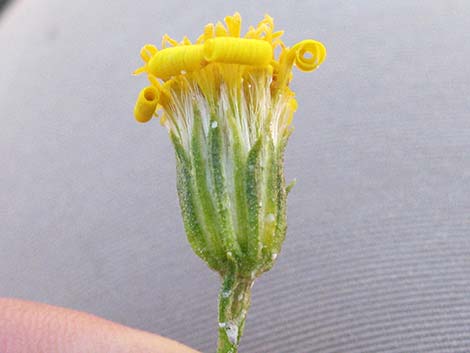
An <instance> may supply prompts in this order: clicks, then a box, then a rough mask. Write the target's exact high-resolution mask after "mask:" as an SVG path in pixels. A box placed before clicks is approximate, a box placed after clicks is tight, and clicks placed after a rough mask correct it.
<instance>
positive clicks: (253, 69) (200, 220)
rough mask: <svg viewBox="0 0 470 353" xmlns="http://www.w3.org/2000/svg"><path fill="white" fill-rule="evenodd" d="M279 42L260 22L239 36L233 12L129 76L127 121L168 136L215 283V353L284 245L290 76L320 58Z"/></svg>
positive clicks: (306, 46)
mask: <svg viewBox="0 0 470 353" xmlns="http://www.w3.org/2000/svg"><path fill="white" fill-rule="evenodd" d="M282 34H283V32H282V31H275V30H274V23H273V19H272V18H271V17H269V16H265V18H264V19H263V20H262V21H261V22H260V23H259V24H258V26H257V27H250V28H249V29H248V31H247V33H246V34H245V35H244V36H241V17H240V15H239V14H238V13H235V14H234V15H233V16H228V17H226V18H225V25H224V24H222V23H221V22H218V23H217V24H215V25H214V24H208V25H207V26H205V28H204V32H203V33H202V34H201V35H200V36H199V38H198V39H197V41H196V43H194V44H193V43H191V42H190V40H189V39H188V38H187V37H185V38H184V39H183V40H182V41H181V42H177V41H176V40H174V39H172V38H170V37H169V36H167V35H164V36H163V41H162V45H161V49H160V50H159V49H157V48H156V47H155V46H154V45H151V44H147V45H145V46H144V47H143V48H142V50H141V53H140V55H141V57H142V59H143V61H144V65H143V66H142V67H141V68H139V69H137V70H136V71H135V74H141V73H146V74H147V77H148V79H149V81H150V85H149V86H148V87H146V88H144V89H143V90H142V91H141V92H140V94H139V97H138V99H137V103H136V105H135V108H134V114H135V118H136V119H137V120H138V121H139V122H146V121H148V120H150V119H151V118H152V117H153V116H160V122H161V124H163V125H164V126H166V127H167V128H168V130H169V133H170V137H171V140H172V142H173V145H174V147H175V151H176V161H177V188H178V195H179V200H180V206H181V210H182V215H183V221H184V225H185V230H186V233H187V236H188V240H189V242H190V244H191V246H192V247H193V249H194V251H195V252H196V254H197V255H199V256H200V257H201V258H202V259H203V260H204V261H206V262H207V264H208V265H209V266H210V267H211V268H212V269H214V270H216V271H218V272H219V273H220V274H221V275H222V276H223V278H224V284H223V288H222V291H221V296H220V303H219V305H220V310H219V319H220V324H219V327H220V329H219V331H220V332H219V333H220V340H219V352H235V351H236V350H235V347H236V346H237V345H238V340H239V338H240V336H241V331H242V329H243V323H244V320H245V315H246V310H247V308H248V305H249V292H250V288H251V284H252V282H253V280H254V279H255V278H256V277H258V276H259V275H260V274H261V273H263V272H265V271H267V270H269V269H270V268H271V267H272V265H273V264H274V261H275V259H276V257H277V254H278V253H279V251H280V249H281V245H282V242H283V240H284V237H285V233H286V198H287V193H288V190H289V187H286V185H285V180H284V172H283V155H284V149H285V146H286V143H287V140H288V137H289V135H290V133H291V132H292V128H291V122H292V117H293V114H294V112H295V110H296V109H297V102H296V100H295V95H294V92H292V90H291V89H290V88H289V84H290V81H291V79H292V67H293V66H296V67H297V68H299V69H300V70H302V71H312V70H315V69H316V68H318V66H319V65H320V64H321V63H322V62H323V60H324V59H325V56H326V50H325V47H324V46H323V44H321V43H320V42H317V41H314V40H310V39H309V40H303V41H301V42H299V43H297V44H295V45H293V46H292V47H287V46H286V45H285V44H284V43H283V41H282V40H281V36H282ZM234 328H236V331H234ZM234 332H236V334H234Z"/></svg>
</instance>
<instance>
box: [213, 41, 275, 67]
mask: <svg viewBox="0 0 470 353" xmlns="http://www.w3.org/2000/svg"><path fill="white" fill-rule="evenodd" d="M272 56H273V48H272V47H271V45H270V44H269V43H268V42H266V41H263V40H257V39H245V38H233V37H219V38H213V39H209V40H208V41H206V43H205V44H204V59H206V60H207V61H208V62H218V63H230V64H240V65H252V66H265V65H268V64H269V63H270V62H271V59H272Z"/></svg>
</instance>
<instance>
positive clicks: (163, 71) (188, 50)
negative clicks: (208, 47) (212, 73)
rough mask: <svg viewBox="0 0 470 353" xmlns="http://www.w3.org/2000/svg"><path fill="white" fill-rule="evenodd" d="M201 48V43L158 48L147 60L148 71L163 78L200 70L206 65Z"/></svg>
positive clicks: (202, 48) (202, 47)
mask: <svg viewBox="0 0 470 353" xmlns="http://www.w3.org/2000/svg"><path fill="white" fill-rule="evenodd" d="M203 50H204V46H203V45H202V44H195V45H183V46H179V47H173V48H166V49H163V50H160V51H159V52H158V53H156V54H155V55H154V56H153V57H152V58H151V59H150V61H149V62H148V72H149V73H150V74H152V75H154V76H156V77H158V78H162V79H164V80H165V79H168V78H170V77H171V76H175V75H181V74H185V73H186V72H192V71H195V70H200V69H202V68H203V67H204V66H205V65H206V63H205V61H204V51H203Z"/></svg>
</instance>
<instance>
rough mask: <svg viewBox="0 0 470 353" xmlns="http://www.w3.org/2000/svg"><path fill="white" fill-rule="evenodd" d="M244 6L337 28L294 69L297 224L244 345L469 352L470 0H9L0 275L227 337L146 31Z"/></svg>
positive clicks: (198, 340) (111, 312) (194, 340)
mask: <svg viewBox="0 0 470 353" xmlns="http://www.w3.org/2000/svg"><path fill="white" fill-rule="evenodd" d="M236 10H238V11H240V12H241V13H242V16H243V20H244V24H245V26H244V28H245V29H246V28H247V25H248V24H255V23H257V22H258V21H259V20H260V19H261V18H262V16H263V15H264V13H265V12H268V13H270V14H271V15H272V16H273V17H274V18H275V20H276V24H277V26H278V27H279V28H283V29H285V30H286V35H285V41H286V42H287V43H291V44H292V43H295V42H296V41H299V40H302V39H305V38H315V39H318V40H321V41H323V42H324V43H325V44H326V46H327V48H328V58H327V60H326V62H325V63H324V65H322V67H321V69H320V70H318V71H316V72H314V73H301V72H295V79H294V84H293V86H294V90H295V91H296V92H297V97H298V101H299V110H298V112H297V114H296V118H295V126H296V131H295V133H294V135H293V137H292V139H291V141H290V144H289V147H288V150H287V156H286V171H287V176H288V179H292V178H294V177H296V178H297V179H298V183H297V185H296V187H295V188H294V191H293V192H292V193H291V195H290V197H289V229H288V236H287V239H286V242H285V244H284V248H283V251H282V254H281V256H280V257H279V261H278V263H277V264H276V266H275V267H274V269H273V270H272V271H271V272H269V273H267V274H266V275H264V276H263V277H261V279H259V280H258V281H257V283H256V285H255V287H254V293H253V301H252V308H251V311H250V313H249V318H248V322H247V326H246V335H245V337H244V339H243V342H242V348H241V351H242V352H254V353H274V352H281V353H291V352H295V353H297V352H302V353H308V352H358V353H359V352H423V353H424V352H431V351H433V352H469V351H470V96H469V92H470V64H469V61H470V59H469V58H470V20H469V18H470V3H469V2H468V1H464V0H462V1H458V0H451V1H444V0H442V1H437V0H433V1H431V0H429V1H409V0H394V1H330V0H318V1H277V2H274V1H236V2H235V1H233V2H223V1H216V0H212V1H204V2H202V1H139V2H137V1H130V0H129V1H124V0H114V1H84V0H82V1H78V0H77V1H63V0H43V1H18V2H16V3H15V2H14V3H12V4H10V6H9V7H8V8H7V9H6V11H5V12H4V13H3V14H2V16H1V20H0V53H1V55H0V69H1V73H0V163H1V164H0V168H1V169H0V295H1V296H15V297H20V298H25V299H29V300H37V301H43V302H47V303H50V304H54V305H61V306H67V307H71V308H74V309H79V310H84V311H87V312H91V313H94V314H97V315H100V316H103V317H105V318H108V319H111V320H115V321H118V322H120V323H123V324H126V325H130V326H133V327H137V328H141V329H145V330H149V331H152V332H158V333H160V334H163V335H166V336H169V337H171V338H174V339H177V340H180V341H182V342H184V343H186V344H188V345H190V346H193V347H194V348H196V349H199V350H201V351H203V352H210V351H213V350H214V345H215V340H216V325H217V318H216V295H217V291H218V286H219V280H218V277H217V276H216V274H215V273H212V272H210V271H209V270H207V269H206V267H205V265H204V264H203V263H202V262H201V261H200V260H199V259H198V258H197V257H196V256H195V255H193V253H192V251H191V250H190V248H189V245H188V244H187V242H186V239H185V235H184V232H183V227H182V222H181V219H180V216H179V209H178V205H177V199H176V191H175V171H174V169H175V166H174V164H175V163H174V156H173V150H172V146H171V145H170V142H169V139H168V137H167V132H166V130H165V129H164V128H162V127H161V126H160V125H159V124H158V122H157V121H153V122H152V123H150V124H147V125H139V124H137V123H135V122H134V120H133V117H132V108H133V105H134V100H135V97H136V95H137V93H138V91H139V90H140V88H141V87H143V86H144V85H145V79H144V78H143V77H139V78H133V77H132V76H131V75H130V73H131V72H132V70H133V69H135V68H136V67H138V66H139V65H140V58H139V55H138V53H139V49H140V47H141V46H142V45H143V44H145V43H148V42H154V43H156V44H159V43H160V38H161V36H162V35H163V34H164V33H166V32H168V33H169V34H170V35H171V36H173V37H175V38H178V39H179V38H182V36H183V35H185V34H188V35H189V36H190V38H192V39H194V38H195V37H196V36H197V35H198V34H199V33H200V32H201V31H202V28H203V26H204V25H205V24H206V23H207V22H211V21H216V20H218V19H223V17H224V16H225V15H229V14H232V13H233V12H235V11H236Z"/></svg>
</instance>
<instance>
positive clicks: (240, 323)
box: [217, 271, 253, 353]
mask: <svg viewBox="0 0 470 353" xmlns="http://www.w3.org/2000/svg"><path fill="white" fill-rule="evenodd" d="M252 284H253V279H251V278H240V277H238V276H237V274H236V272H234V271H229V272H228V273H225V274H224V275H223V283H222V288H221V289H220V294H219V340H218V346H217V353H237V352H238V344H239V342H240V338H241V336H242V334H243V328H244V326H245V319H246V313H247V311H248V308H249V306H250V297H251V287H252Z"/></svg>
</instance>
